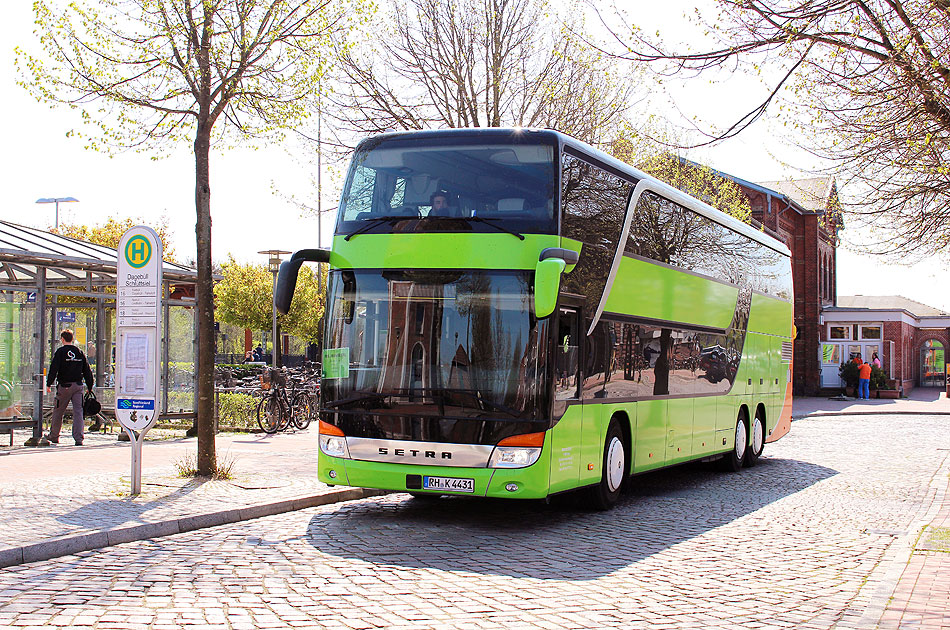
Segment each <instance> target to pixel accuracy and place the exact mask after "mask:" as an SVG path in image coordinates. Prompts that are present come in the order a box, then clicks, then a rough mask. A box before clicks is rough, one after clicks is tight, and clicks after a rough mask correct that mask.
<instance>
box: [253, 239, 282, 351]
mask: <svg viewBox="0 0 950 630" xmlns="http://www.w3.org/2000/svg"><path fill="white" fill-rule="evenodd" d="M257 253H258V254H267V270H268V271H269V272H271V273H272V274H274V294H273V296H272V297H271V308H272V309H273V310H272V311H271V313H272V314H271V339H272V344H273V351H272V352H271V358H270V362H271V365H272V366H274V367H277V272H279V271H280V257H281V256H282V255H283V254H289V253H290V252H288V251H284V250H282V249H266V250H264V251H262V252H257Z"/></svg>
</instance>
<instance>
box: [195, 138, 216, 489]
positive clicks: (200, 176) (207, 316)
mask: <svg viewBox="0 0 950 630" xmlns="http://www.w3.org/2000/svg"><path fill="white" fill-rule="evenodd" d="M210 152H211V125H210V123H209V122H208V121H207V120H203V121H202V120H199V122H198V132H197V135H196V137H195V212H196V214H197V221H196V223H195V237H196V241H197V253H196V256H197V262H196V264H197V267H198V283H197V286H196V288H195V293H196V296H195V297H196V298H197V307H198V356H197V367H196V369H197V370H198V372H197V374H198V379H197V380H198V391H197V392H196V400H195V411H196V412H197V414H198V474H199V475H201V476H203V477H210V476H212V475H213V474H214V471H215V468H216V465H217V462H216V461H215V447H214V417H213V416H214V290H213V289H214V285H213V280H212V278H211V170H210Z"/></svg>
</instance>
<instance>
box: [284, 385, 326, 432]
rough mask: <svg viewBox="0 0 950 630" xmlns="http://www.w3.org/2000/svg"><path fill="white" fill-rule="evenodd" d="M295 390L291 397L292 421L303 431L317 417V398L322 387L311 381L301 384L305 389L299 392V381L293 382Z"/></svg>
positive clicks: (292, 391)
mask: <svg viewBox="0 0 950 630" xmlns="http://www.w3.org/2000/svg"><path fill="white" fill-rule="evenodd" d="M292 384H293V389H292V390H291V396H290V400H291V403H290V408H291V416H290V417H291V421H292V422H293V423H294V426H296V427H297V428H298V429H300V430H301V431H302V430H304V429H306V428H307V427H308V426H310V422H311V421H313V419H314V418H315V417H316V416H317V396H318V392H319V391H320V385H319V384H318V383H316V382H314V381H311V380H305V381H303V382H301V385H302V386H303V389H301V390H299V391H298V390H297V381H296V380H294V381H292Z"/></svg>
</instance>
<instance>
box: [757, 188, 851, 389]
mask: <svg viewBox="0 0 950 630" xmlns="http://www.w3.org/2000/svg"><path fill="white" fill-rule="evenodd" d="M740 187H741V186H740ZM742 191H743V192H744V193H745V195H746V197H748V199H749V204H750V205H751V207H752V218H753V219H755V220H756V221H758V222H759V223H762V224H763V225H765V226H766V227H767V228H770V229H772V230H773V231H775V232H777V233H778V234H779V235H780V236H781V237H782V238H783V239H784V240H785V244H786V245H787V246H788V248H789V250H791V252H792V281H793V282H794V285H795V286H794V291H795V299H794V318H795V326H796V327H797V328H798V337H797V338H796V339H795V344H794V353H795V365H794V369H795V373H794V374H793V376H792V380H793V391H794V393H795V394H796V395H799V396H801V395H806V396H813V395H816V394H817V393H818V390H819V384H820V378H821V376H820V374H821V373H820V369H821V365H820V363H819V359H818V348H819V344H820V338H821V331H820V326H819V324H818V321H819V315H820V313H821V307H822V305H831V304H834V303H835V300H836V299H837V296H838V290H837V276H838V274H837V269H836V265H837V251H836V246H835V242H834V237H833V235H832V234H829V233H828V232H827V230H826V229H825V225H824V219H823V218H822V217H820V216H818V215H815V214H800V213H799V212H798V211H797V210H795V209H793V208H789V207H787V206H786V204H785V202H783V201H781V200H780V199H778V198H776V197H772V206H771V212H769V198H768V196H767V195H766V194H765V193H762V192H760V191H758V190H753V189H751V188H745V187H742Z"/></svg>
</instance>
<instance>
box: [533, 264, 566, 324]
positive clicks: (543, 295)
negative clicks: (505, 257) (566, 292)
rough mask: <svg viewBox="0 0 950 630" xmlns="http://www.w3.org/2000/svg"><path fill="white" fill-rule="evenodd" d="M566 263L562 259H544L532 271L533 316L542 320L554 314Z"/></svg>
mask: <svg viewBox="0 0 950 630" xmlns="http://www.w3.org/2000/svg"><path fill="white" fill-rule="evenodd" d="M565 267H567V263H566V262H564V259H563V258H545V259H544V260H542V261H540V262H539V263H538V266H537V267H536V268H535V270H534V316H535V317H537V318H538V319H543V318H545V317H547V316H548V315H550V314H551V313H553V312H554V307H556V306H557V294H558V292H559V291H560V290H561V273H563V272H564V268H565Z"/></svg>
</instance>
